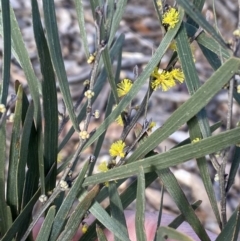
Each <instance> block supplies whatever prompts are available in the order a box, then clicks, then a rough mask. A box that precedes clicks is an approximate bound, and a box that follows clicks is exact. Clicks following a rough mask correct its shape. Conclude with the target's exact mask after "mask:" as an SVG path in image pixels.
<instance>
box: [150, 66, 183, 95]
mask: <svg viewBox="0 0 240 241" xmlns="http://www.w3.org/2000/svg"><path fill="white" fill-rule="evenodd" d="M151 77H153V80H152V82H151V87H152V89H153V90H156V89H158V88H160V87H161V88H162V90H163V91H167V90H169V89H170V88H172V87H173V86H175V85H176V80H177V81H179V82H180V83H183V81H184V74H183V72H182V71H181V70H180V69H173V70H171V71H165V70H159V69H158V68H157V67H156V68H155V69H154V71H153V72H152V74H151Z"/></svg>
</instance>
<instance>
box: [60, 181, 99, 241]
mask: <svg viewBox="0 0 240 241" xmlns="http://www.w3.org/2000/svg"><path fill="white" fill-rule="evenodd" d="M98 192H99V185H97V186H95V187H93V188H92V189H91V190H90V191H89V192H88V193H87V195H86V197H85V198H84V199H83V200H82V201H81V202H80V203H79V204H78V206H77V207H76V209H75V210H74V211H73V213H72V214H71V216H70V217H69V219H68V222H67V224H66V225H65V228H64V230H63V232H62V233H61V235H60V236H59V237H58V239H57V241H69V240H71V239H72V238H73V236H74V234H75V233H76V231H77V229H78V227H79V224H80V223H81V220H82V217H83V216H84V214H85V213H86V212H87V211H88V209H89V208H90V206H91V204H92V203H93V201H94V198H95V197H96V195H97V194H98Z"/></svg>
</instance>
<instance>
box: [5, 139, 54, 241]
mask: <svg viewBox="0 0 240 241" xmlns="http://www.w3.org/2000/svg"><path fill="white" fill-rule="evenodd" d="M34 136H36V137H37V135H34ZM36 144H37V143H36ZM36 149H37V148H33V151H35V150H36ZM36 155H38V154H37V153H36ZM32 159H34V158H33V156H31V161H32ZM36 162H37V159H36ZM31 165H36V164H35V163H34V162H32V163H31ZM35 175H36V176H37V175H38V173H37V172H36V173H35ZM50 175H51V170H50V172H49V173H48V174H47V176H46V182H48V181H49V177H50ZM37 181H38V178H37ZM37 184H38V182H37ZM40 194H41V188H38V190H37V191H36V192H35V193H34V195H32V196H31V200H30V201H29V202H28V203H27V204H26V205H25V207H24V209H23V210H22V212H21V213H20V214H19V215H18V217H17V218H16V219H15V221H14V223H13V224H12V225H11V227H10V229H9V230H8V231H7V233H6V234H5V235H4V237H3V238H2V239H1V241H9V240H11V239H12V238H13V237H14V236H15V234H16V233H18V232H20V231H21V225H22V224H23V223H25V222H26V220H29V221H31V219H30V218H29V215H30V217H32V211H33V207H34V205H35V204H36V202H37V200H38V198H39V196H40Z"/></svg>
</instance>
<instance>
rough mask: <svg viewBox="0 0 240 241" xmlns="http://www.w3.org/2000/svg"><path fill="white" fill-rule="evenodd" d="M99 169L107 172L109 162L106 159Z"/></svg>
mask: <svg viewBox="0 0 240 241" xmlns="http://www.w3.org/2000/svg"><path fill="white" fill-rule="evenodd" d="M98 170H99V171H101V172H107V171H108V170H109V168H108V165H107V162H106V161H104V162H102V163H101V164H100V165H99V166H98Z"/></svg>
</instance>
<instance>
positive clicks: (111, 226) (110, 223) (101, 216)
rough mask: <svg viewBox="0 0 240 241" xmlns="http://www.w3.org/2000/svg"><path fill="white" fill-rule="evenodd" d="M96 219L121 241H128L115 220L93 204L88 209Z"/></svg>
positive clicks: (96, 204)
mask: <svg viewBox="0 0 240 241" xmlns="http://www.w3.org/2000/svg"><path fill="white" fill-rule="evenodd" d="M89 211H90V212H91V213H92V214H93V216H94V217H96V219H97V220H98V221H99V222H101V223H102V224H103V225H104V226H105V227H106V228H107V229H108V230H109V231H111V232H112V233H114V235H115V236H117V237H118V238H119V239H121V240H125V241H130V239H129V238H128V236H127V235H126V234H125V232H123V231H122V230H121V229H120V228H119V223H117V222H116V221H115V219H113V218H111V217H110V216H109V215H108V213H107V212H106V211H105V209H103V208H102V206H101V205H100V204H99V203H97V202H95V204H94V205H93V206H92V207H91V208H90V209H89Z"/></svg>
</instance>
